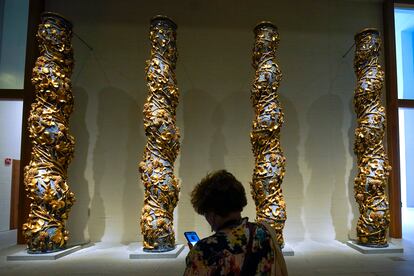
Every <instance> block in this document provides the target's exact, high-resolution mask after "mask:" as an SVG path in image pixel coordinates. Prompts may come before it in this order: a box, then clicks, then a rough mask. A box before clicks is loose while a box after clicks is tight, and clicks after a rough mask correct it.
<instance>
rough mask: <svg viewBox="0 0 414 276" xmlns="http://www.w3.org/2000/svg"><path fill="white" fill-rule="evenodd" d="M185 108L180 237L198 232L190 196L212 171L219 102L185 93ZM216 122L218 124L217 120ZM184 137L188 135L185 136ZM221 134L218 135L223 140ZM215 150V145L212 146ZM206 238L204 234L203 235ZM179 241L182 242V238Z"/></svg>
mask: <svg viewBox="0 0 414 276" xmlns="http://www.w3.org/2000/svg"><path fill="white" fill-rule="evenodd" d="M181 99H182V100H181V103H182V106H183V114H184V116H183V121H184V122H183V124H182V125H183V126H184V128H185V129H184V132H183V130H181V131H182V137H181V151H180V155H181V156H180V169H179V176H180V178H181V191H180V201H179V203H178V216H179V217H180V218H179V219H178V227H177V232H178V233H177V234H178V235H182V233H183V232H185V231H195V230H196V226H197V225H196V216H198V214H196V213H195V211H194V209H193V207H192V205H191V201H190V193H191V191H192V189H193V188H194V186H195V185H196V184H197V183H198V182H199V181H200V180H201V178H202V177H204V176H205V175H206V173H207V172H209V171H210V170H211V164H208V163H209V160H210V163H211V158H212V155H211V153H210V151H209V147H208V145H207V144H206V143H207V141H209V138H210V137H211V136H212V135H213V133H212V131H211V128H210V120H209V119H208V118H209V117H210V116H211V113H212V110H213V109H214V108H216V109H217V102H216V100H215V99H214V98H213V97H212V96H211V95H210V94H209V93H207V92H206V91H203V90H200V89H196V88H195V89H189V90H187V91H183V92H182V93H181ZM213 121H214V120H213ZM183 134H184V135H183ZM219 136H220V134H217V139H219V138H220V137H219ZM210 146H211V145H210ZM199 234H200V236H202V235H203V234H202V233H199ZM179 238H182V237H181V236H180V237H179Z"/></svg>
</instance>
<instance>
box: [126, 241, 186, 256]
mask: <svg viewBox="0 0 414 276" xmlns="http://www.w3.org/2000/svg"><path fill="white" fill-rule="evenodd" d="M183 249H184V244H177V245H176V246H175V249H174V250H171V251H167V252H145V251H144V247H143V246H142V244H140V245H139V246H138V249H136V250H134V253H130V254H129V258H130V259H175V258H177V257H178V255H180V253H181V251H183Z"/></svg>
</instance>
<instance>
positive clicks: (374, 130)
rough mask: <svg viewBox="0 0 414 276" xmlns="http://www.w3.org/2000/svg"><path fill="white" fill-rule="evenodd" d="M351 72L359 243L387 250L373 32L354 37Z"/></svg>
mask: <svg viewBox="0 0 414 276" xmlns="http://www.w3.org/2000/svg"><path fill="white" fill-rule="evenodd" d="M355 43H356V52H355V59H354V68H355V73H356V76H357V85H356V89H355V95H354V105H355V112H356V114H357V127H356V129H355V144H354V152H355V154H356V155H357V162H358V174H357V176H356V177H355V183H354V193H355V199H356V201H357V202H358V205H359V212H360V216H359V220H358V224H357V235H358V242H359V244H361V245H364V246H369V247H386V246H388V243H387V238H386V236H387V229H388V226H389V222H390V213H389V207H388V200H387V196H386V194H385V190H386V187H387V182H388V176H389V172H390V170H391V167H390V166H389V164H388V159H387V155H386V153H385V150H384V145H383V138H384V131H385V127H386V118H385V108H384V106H382V105H381V89H382V87H383V84H384V71H383V70H382V67H381V65H380V64H379V57H380V47H381V39H380V36H379V32H378V31H377V30H375V29H365V30H363V31H361V32H360V33H357V34H356V35H355Z"/></svg>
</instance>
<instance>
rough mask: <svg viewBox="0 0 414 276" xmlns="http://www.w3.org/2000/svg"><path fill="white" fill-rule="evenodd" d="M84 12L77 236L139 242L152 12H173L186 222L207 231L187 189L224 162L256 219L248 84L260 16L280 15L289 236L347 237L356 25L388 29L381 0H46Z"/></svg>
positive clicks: (75, 183) (62, 9)
mask: <svg viewBox="0 0 414 276" xmlns="http://www.w3.org/2000/svg"><path fill="white" fill-rule="evenodd" d="M46 2H47V9H48V10H50V11H56V12H59V13H61V14H63V15H65V16H66V17H68V18H70V19H71V20H72V21H73V23H74V26H75V27H74V28H75V29H74V30H75V32H76V33H77V34H78V35H80V36H81V37H82V38H83V39H84V40H86V41H87V42H88V43H89V44H91V45H92V46H93V48H94V51H93V53H91V52H89V50H88V49H87V47H85V46H84V45H83V44H82V43H81V42H80V41H79V40H78V39H74V41H73V43H74V50H75V58H76V69H75V72H74V75H73V78H72V79H73V94H74V96H75V97H76V107H75V112H74V114H73V116H72V118H71V129H72V132H73V134H74V135H75V136H76V139H77V144H76V153H75V155H76V156H75V159H74V161H73V163H72V165H71V166H70V173H69V182H70V183H69V184H70V185H71V187H72V189H73V190H74V192H75V193H76V196H77V199H78V201H77V202H76V204H75V206H74V208H73V210H72V212H71V214H70V219H69V228H70V231H71V233H72V237H73V240H74V241H78V240H83V239H89V238H90V239H91V240H94V241H96V240H103V241H132V240H137V239H138V240H141V239H142V237H141V234H140V231H139V218H140V209H141V206H142V202H143V187H142V183H141V181H140V180H139V174H138V169H137V164H138V162H139V161H140V160H141V158H142V152H143V149H144V146H145V142H146V137H145V135H144V131H143V124H142V119H143V118H142V107H143V104H144V100H145V98H146V95H147V89H146V83H145V79H144V77H145V76H144V64H145V60H146V59H147V58H148V57H149V41H148V27H149V19H150V18H151V17H152V16H154V15H157V14H165V15H168V16H170V17H171V18H173V19H174V20H175V21H176V23H177V24H178V47H179V59H178V68H177V71H176V72H177V79H178V86H179V88H180V93H181V96H180V105H179V107H178V117H177V120H178V124H179V127H180V128H181V132H182V139H181V142H182V149H181V153H180V155H179V157H178V159H177V162H176V172H177V175H178V176H179V178H180V179H181V184H182V190H181V195H180V201H179V204H178V208H177V209H176V220H177V223H176V230H177V232H178V238H179V241H181V242H183V235H182V233H183V232H184V231H189V230H195V231H197V232H199V234H200V236H205V235H209V234H210V230H209V227H208V225H207V223H206V222H205V220H204V218H203V217H201V216H198V215H196V214H195V213H194V211H193V209H192V207H191V204H190V200H189V193H190V192H191V190H192V188H193V186H194V185H195V184H196V182H197V181H199V180H200V178H201V177H203V176H204V175H205V174H206V173H207V172H208V171H211V170H215V169H221V168H225V169H227V170H229V171H230V172H232V173H234V174H235V175H236V176H237V177H238V178H239V179H240V180H241V181H242V182H243V183H244V184H245V187H246V190H247V193H248V199H249V201H248V206H247V207H246V208H245V210H244V212H243V214H244V215H247V216H249V217H250V218H251V219H253V218H254V214H255V208H254V203H253V201H252V199H251V196H250V192H249V189H250V187H249V185H248V183H249V181H250V180H251V175H252V170H253V166H254V164H253V155H252V152H251V146H250V141H249V132H250V129H251V121H252V118H253V108H252V106H251V103H250V85H251V81H252V78H253V73H254V71H253V69H252V68H251V49H252V46H253V38H254V37H253V32H252V30H253V27H254V26H255V24H256V23H258V22H259V21H261V20H270V21H273V22H274V23H275V24H276V25H277V26H278V27H279V30H280V38H281V42H280V50H279V52H278V56H279V64H280V67H281V70H282V73H283V80H282V83H281V86H280V89H279V93H280V97H281V101H282V103H283V105H284V110H285V113H286V123H285V125H284V127H283V129H282V138H281V139H282V146H283V149H284V151H285V154H286V157H287V172H286V178H285V181H284V183H283V191H284V194H285V197H286V202H287V212H288V220H287V223H286V231H285V233H286V239H287V241H289V240H296V241H300V240H303V239H313V240H323V239H339V240H346V239H347V235H348V234H349V233H351V232H354V231H353V228H355V223H356V216H357V214H358V211H357V208H356V203H355V201H354V199H353V178H354V176H355V172H356V170H355V168H354V162H355V158H354V155H353V152H352V147H353V145H352V144H353V132H354V128H355V120H356V117H355V114H354V111H353V106H352V98H353V90H354V87H355V76H354V70H353V64H352V62H353V52H352V51H351V53H350V54H349V55H348V56H346V57H345V58H342V55H343V54H344V53H345V52H346V51H347V49H348V48H349V47H350V46H351V45H352V44H353V42H354V41H353V39H354V34H355V33H356V32H358V31H360V30H361V29H363V28H366V27H376V28H379V29H380V31H381V30H382V7H381V3H380V1H352V0H351V1H344V0H343V1H329V0H317V1H305V0H298V1H294V2H293V1H219V0H214V1H189V0H188V1H180V2H179V3H177V1H165V0H160V1H144V2H142V1H132V0H130V1H109V0H103V1H99V2H94V1H80V0H76V1H71V2H70V3H68V2H67V1H62V0H60V1H57V0H53V1H46Z"/></svg>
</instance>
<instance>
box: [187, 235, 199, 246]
mask: <svg viewBox="0 0 414 276" xmlns="http://www.w3.org/2000/svg"><path fill="white" fill-rule="evenodd" d="M184 236H185V238H186V239H187V241H188V245H190V247H193V246H194V245H195V244H196V243H197V242H198V241H199V240H200V238H199V237H198V235H197V233H196V232H184Z"/></svg>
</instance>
